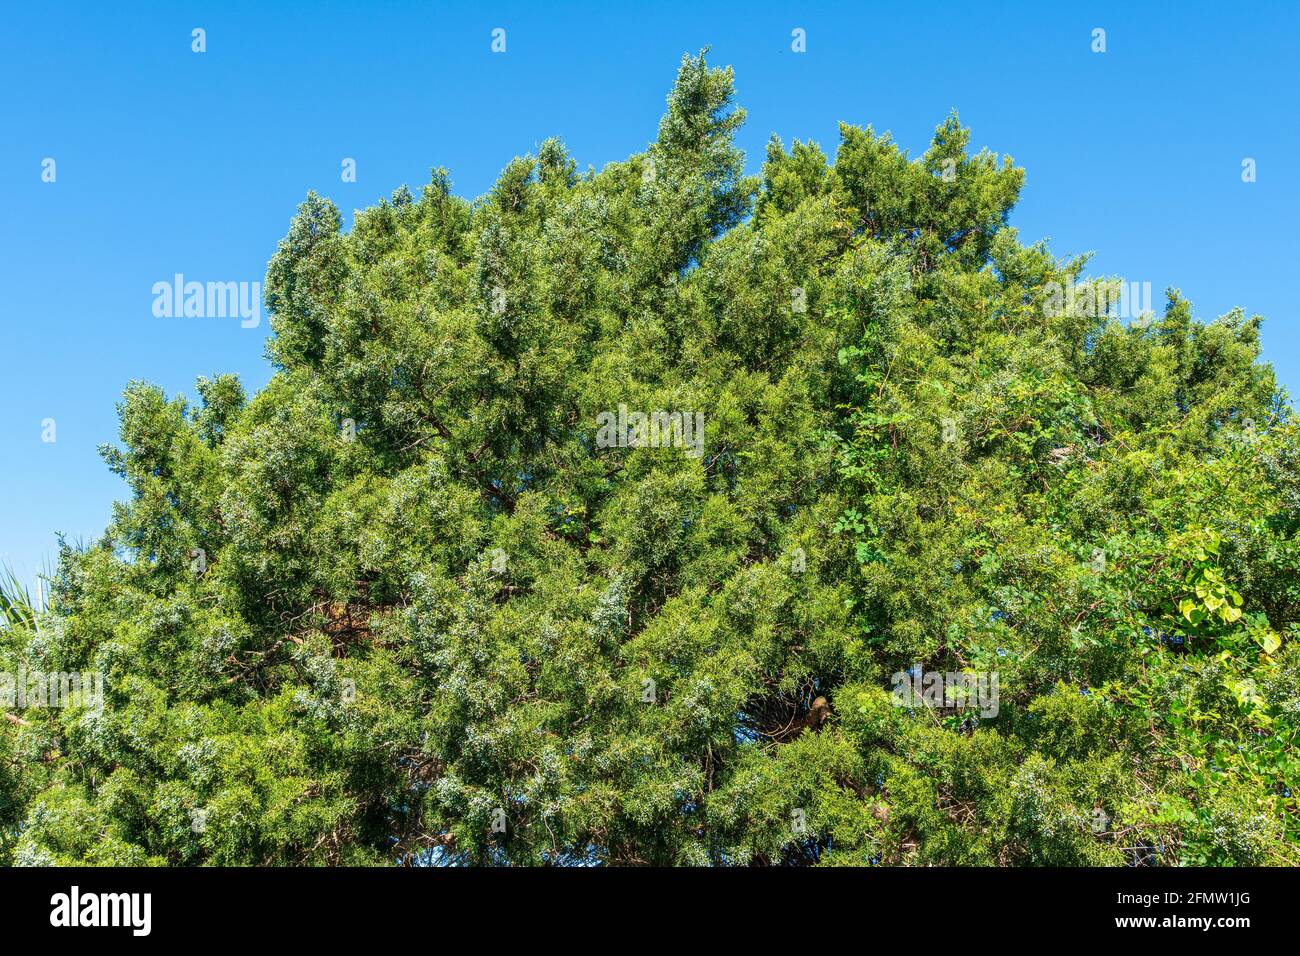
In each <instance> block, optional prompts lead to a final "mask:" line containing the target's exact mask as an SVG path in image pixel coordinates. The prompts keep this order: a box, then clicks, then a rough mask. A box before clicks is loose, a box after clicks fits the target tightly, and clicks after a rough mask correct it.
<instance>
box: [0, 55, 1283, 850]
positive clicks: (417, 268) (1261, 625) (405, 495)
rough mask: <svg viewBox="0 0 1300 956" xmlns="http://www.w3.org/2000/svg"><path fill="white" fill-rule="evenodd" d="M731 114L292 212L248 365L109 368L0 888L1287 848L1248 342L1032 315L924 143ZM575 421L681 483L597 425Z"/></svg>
mask: <svg viewBox="0 0 1300 956" xmlns="http://www.w3.org/2000/svg"><path fill="white" fill-rule="evenodd" d="M743 115H744V114H743V113H742V112H741V111H740V110H739V109H738V108H736V107H735V105H734V103H733V88H732V75H731V72H730V70H719V69H715V68H710V67H709V66H707V64H706V63H705V60H704V57H703V56H702V55H701V56H699V57H687V58H684V60H683V62H682V65H681V69H680V70H679V73H678V76H677V81H676V84H675V85H674V87H673V89H672V92H671V94H670V95H669V97H668V110H667V113H666V115H665V116H664V118H663V119H662V121H661V122H660V125H659V128H658V135H657V138H656V139H655V141H654V142H653V143H652V144H651V145H650V146H649V147H648V148H647V149H646V150H645V151H644V152H642V153H640V154H637V155H634V156H632V157H629V158H628V159H627V160H626V161H624V162H616V163H611V164H610V165H608V166H606V167H605V168H604V169H602V170H600V171H599V172H596V171H588V172H586V173H581V174H580V173H579V172H578V171H577V165H576V163H575V161H574V160H573V159H572V158H570V157H569V155H568V154H567V152H566V150H565V148H564V147H563V145H562V144H561V143H560V142H559V141H557V140H548V141H547V142H545V143H543V144H542V145H541V146H540V147H539V148H538V150H537V154H536V155H535V156H525V157H522V158H517V159H515V160H513V161H512V162H510V163H509V164H508V165H507V166H506V168H505V171H504V172H503V173H502V175H501V178H500V180H499V181H498V182H497V184H496V186H495V187H494V188H493V189H492V191H491V192H490V193H489V194H488V195H487V196H485V197H483V198H482V199H480V200H478V201H476V202H473V203H470V202H467V201H465V200H463V199H460V198H458V197H457V196H456V195H455V194H454V193H453V192H452V187H451V183H450V180H449V177H448V174H447V173H446V172H445V171H443V170H435V171H434V173H433V175H432V178H431V182H430V183H429V184H428V185H427V186H425V187H424V188H423V190H422V192H421V193H420V195H419V197H418V198H417V197H416V196H415V195H413V194H412V193H411V192H410V191H409V190H407V189H406V188H405V187H403V188H401V189H399V190H398V191H397V192H395V193H394V194H393V195H392V197H391V198H390V199H387V200H383V201H381V202H380V203H379V204H378V205H376V206H374V207H372V208H370V209H366V210H364V211H359V212H358V213H357V214H356V217H355V221H354V224H353V226H352V228H351V230H349V231H346V232H345V231H344V230H343V228H342V217H341V216H340V214H339V211H338V210H337V208H335V206H334V205H333V204H332V203H331V202H329V201H328V200H327V199H324V198H322V197H319V196H316V195H314V194H309V195H308V197H307V199H306V201H305V202H304V203H303V204H302V206H301V207H300V209H299V210H298V214H297V215H296V216H295V217H294V219H293V222H292V224H291V225H290V228H289V232H288V235H287V236H286V238H285V239H284V240H283V241H282V242H281V244H280V247H279V249H278V250H277V252H276V254H275V256H274V258H273V259H272V260H271V263H270V265H269V267H268V270H267V277H266V284H265V288H266V302H267V306H268V309H269V311H270V313H271V314H272V327H273V330H274V337H273V339H272V340H271V341H270V345H269V358H270V360H271V361H272V362H273V363H274V364H275V367H276V373H275V376H274V378H273V380H272V381H271V383H270V384H269V385H268V386H267V387H266V388H265V389H264V390H262V391H261V392H260V393H258V394H256V395H254V396H253V397H252V398H251V399H249V398H247V397H246V396H245V394H244V392H243V390H242V388H241V387H240V385H239V383H238V382H237V381H236V380H235V379H234V378H233V377H230V376H217V377H214V378H212V379H205V380H200V382H199V385H198V399H197V403H196V404H191V403H190V402H188V401H187V400H186V399H185V398H183V397H173V398H168V397H167V396H165V395H164V394H163V393H162V392H161V390H159V389H158V388H156V387H154V386H151V385H147V384H144V383H133V384H132V385H131V386H130V387H129V388H128V389H127V391H126V394H125V396H124V398H123V401H122V403H121V405H120V406H119V411H120V417H121V440H120V444H119V445H118V446H116V447H111V448H106V449H105V450H104V455H105V458H106V460H107V462H108V464H109V466H110V467H111V468H112V469H113V470H114V471H115V472H116V473H117V474H119V475H120V476H122V478H123V479H124V480H125V482H126V484H127V487H128V489H129V492H130V494H129V499H128V500H127V501H126V502H124V503H122V504H120V505H118V506H117V508H116V509H115V512H114V515H113V519H112V523H111V525H110V526H109V528H108V529H107V531H106V533H105V535H104V536H103V538H102V540H100V541H99V542H97V543H96V544H94V545H93V546H90V547H87V548H82V549H72V548H65V549H64V550H63V551H62V553H61V559H60V562H59V567H58V571H57V574H56V575H55V580H54V581H53V587H52V603H51V608H50V610H49V611H48V613H46V614H44V615H43V616H41V617H39V619H37V620H36V621H35V622H32V623H26V622H18V623H17V624H16V625H15V626H13V627H11V628H9V629H8V630H6V631H4V632H3V633H2V634H0V662H2V663H3V665H4V667H5V669H6V670H9V671H12V670H14V669H15V668H17V667H20V666H24V667H28V668H32V669H39V670H43V671H51V672H52V671H74V670H77V671H79V670H85V669H88V668H93V669H96V670H99V671H100V672H102V673H103V674H104V676H105V681H106V700H105V705H104V707H103V708H102V710H100V711H98V712H94V711H88V710H85V709H78V708H70V709H61V710H52V709H42V708H28V709H26V710H24V711H21V712H12V711H11V712H10V713H11V715H12V717H13V718H14V719H12V720H9V721H5V722H4V723H3V724H2V725H0V758H2V759H0V794H2V796H0V855H2V856H3V858H4V859H5V860H6V861H10V862H16V863H28V864H32V863H37V864H39V863H79V862H89V863H115V864H124V863H154V864H203V863H213V864H237V865H242V864H318V863H364V864H371V863H373V864H391V863H412V862H416V863H469V864H493V863H512V864H588V863H607V864H685V865H696V864H717V865H727V864H755V863H757V864H776V863H814V862H817V863H822V864H864V863H872V862H884V863H905V864H934V863H938V864H971V863H974V864H1091V863H1102V864H1120V863H1126V862H1127V863H1166V864H1168V863H1179V862H1183V863H1188V862H1197V863H1199V862H1207V863H1247V864H1248V863H1292V864H1294V863H1296V862H1300V860H1298V856H1297V850H1296V845H1297V825H1296V801H1295V797H1294V789H1295V786H1296V783H1297V777H1298V776H1300V775H1298V773H1297V758H1296V756H1295V754H1296V750H1295V742H1296V728H1297V714H1298V713H1300V685H1298V680H1297V678H1298V675H1300V652H1297V650H1296V643H1297V642H1296V637H1297V636H1298V635H1297V623H1296V622H1297V618H1298V616H1300V584H1297V580H1298V579H1297V576H1296V569H1297V566H1298V565H1300V545H1298V544H1297V540H1296V532H1297V528H1298V527H1300V478H1298V477H1297V468H1296V465H1297V460H1298V456H1300V436H1297V432H1296V428H1295V425H1294V423H1293V421H1292V418H1291V413H1290V410H1289V407H1288V406H1287V404H1286V403H1285V401H1284V400H1283V398H1282V396H1281V395H1280V393H1279V391H1278V389H1277V387H1276V384H1275V382H1274V380H1273V376H1272V373H1271V371H1270V370H1269V368H1268V366H1267V365H1264V364H1261V363H1260V362H1259V335H1258V333H1259V322H1260V320H1259V319H1258V318H1257V317H1251V318H1247V317H1246V316H1245V314H1244V313H1242V312H1240V311H1234V312H1232V313H1230V314H1228V315H1226V316H1223V317H1222V318H1219V319H1217V320H1215V321H1212V322H1208V323H1203V322H1200V321H1196V320H1195V319H1193V317H1192V312H1191V306H1190V305H1189V304H1188V303H1187V302H1186V301H1185V300H1184V299H1183V298H1182V297H1181V296H1180V295H1179V294H1178V293H1177V292H1175V291H1170V293H1169V295H1168V303H1167V305H1166V307H1165V309H1164V313H1163V316H1159V317H1154V316H1149V317H1146V319H1145V320H1144V321H1140V322H1125V321H1122V320H1121V319H1119V318H1117V317H1115V316H1112V315H1108V314H1104V313H1100V312H1098V311H1097V310H1095V309H1092V310H1088V309H1084V310H1079V309H1073V308H1071V309H1060V308H1057V307H1054V306H1053V305H1052V303H1053V301H1054V299H1053V292H1054V290H1055V291H1056V292H1057V293H1059V290H1060V289H1061V288H1062V287H1064V286H1073V285H1074V284H1076V283H1080V282H1083V281H1084V280H1083V279H1082V276H1083V274H1084V269H1085V268H1086V259H1084V258H1075V259H1067V260H1058V259H1056V258H1054V257H1053V256H1052V255H1051V254H1050V253H1049V252H1048V250H1047V248H1046V247H1045V246H1043V245H1042V244H1036V245H1029V246H1026V245H1024V244H1022V243H1021V242H1020V241H1019V239H1018V237H1017V234H1016V231H1015V230H1014V229H1013V228H1011V227H1009V226H1008V225H1007V222H1008V215H1009V213H1010V211H1011V209H1012V207H1013V205H1014V203H1015V201H1016V198H1017V196H1018V194H1019V190H1020V188H1021V185H1022V183H1023V172H1022V171H1021V170H1020V169H1018V168H1017V167H1015V166H1014V165H1013V164H1012V162H1011V161H1010V160H1009V159H1005V158H1003V159H999V158H998V157H997V156H995V155H994V154H992V153H989V152H980V153H974V154H972V153H971V152H970V150H969V141H970V136H969V132H968V131H967V130H966V129H964V128H963V127H962V126H961V125H960V123H959V121H958V119H957V117H956V115H953V116H951V117H949V118H948V119H946V120H945V121H944V122H943V123H942V124H941V125H940V126H939V127H938V129H937V130H936V132H935V136H934V140H933V143H932V145H931V146H930V148H929V149H928V150H927V151H926V152H925V153H924V155H922V156H921V157H919V158H915V159H914V158H911V157H909V156H908V155H907V153H906V152H904V151H903V150H901V149H900V148H899V147H898V146H897V145H896V144H895V143H893V142H892V141H891V139H890V138H889V137H888V136H887V135H880V134H877V133H875V132H874V131H873V130H872V129H871V128H869V127H868V128H866V129H862V128H857V127H852V126H847V125H846V126H843V127H842V128H841V131H840V134H841V142H840V145H839V147H838V150H837V152H836V154H835V156H834V159H833V161H831V160H830V159H828V158H827V156H826V154H825V153H823V151H822V150H821V149H820V148H819V147H818V146H817V145H815V144H812V143H800V142H795V143H794V144H793V145H792V148H791V149H790V150H788V151H787V150H786V148H785V147H784V145H783V144H782V143H781V142H780V141H779V140H778V139H776V138H773V139H772V141H771V143H770V144H769V146H768V150H767V156H766V162H765V163H764V164H763V167H762V174H761V176H760V177H757V178H751V177H748V176H746V175H745V174H744V163H743V156H742V154H741V153H740V151H739V150H738V149H737V148H736V146H735V144H734V140H733V137H734V134H735V132H736V130H737V128H738V127H739V125H740V123H741V122H742V120H743ZM1097 281H1098V282H1100V283H1102V284H1103V285H1104V284H1105V281H1106V280H1097ZM1089 287H1091V286H1089ZM1094 301H1095V299H1094ZM620 408H623V409H626V410H630V412H631V413H638V414H641V415H652V414H653V413H655V412H664V413H665V414H668V415H672V414H677V415H687V414H689V415H695V414H702V416H703V422H704V434H703V443H702V451H703V453H702V454H699V455H695V454H692V453H691V452H692V449H690V448H687V447H681V443H679V442H673V441H668V442H655V441H646V440H643V439H644V435H645V433H637V434H634V435H633V436H632V438H633V440H632V441H622V442H618V443H613V444H612V445H611V444H610V443H608V442H598V441H597V440H596V437H597V430H598V425H597V423H598V421H600V420H601V416H602V415H605V416H609V415H611V414H615V413H617V412H618V411H619V410H620ZM693 420H694V419H692V421H693ZM624 437H625V438H626V437H627V436H624ZM918 672H941V673H957V674H974V675H979V674H984V675H987V674H990V673H992V674H996V675H997V678H998V688H999V694H1000V700H999V701H998V702H997V705H998V706H997V707H996V716H992V715H990V714H988V713H986V712H977V711H974V710H972V709H971V708H969V707H967V706H964V704H966V703H968V702H966V701H963V700H960V699H957V698H947V697H945V698H943V699H941V700H939V701H937V702H936V701H934V700H931V701H930V702H929V704H928V705H927V704H925V703H923V704H922V705H921V706H897V704H898V702H899V701H898V699H897V696H896V695H895V694H893V693H891V690H892V689H893V688H894V687H895V686H896V685H897V679H898V675H900V674H902V673H918Z"/></svg>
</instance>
